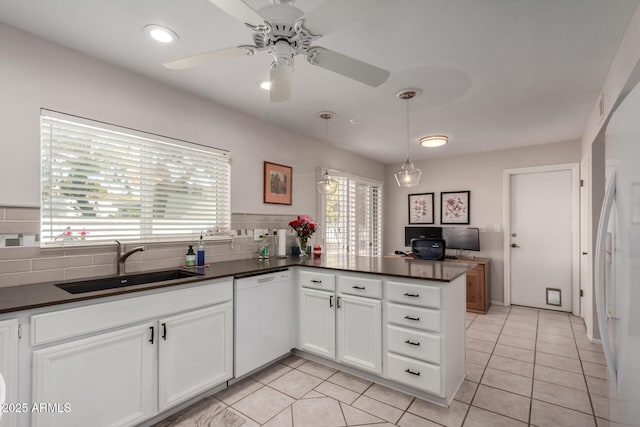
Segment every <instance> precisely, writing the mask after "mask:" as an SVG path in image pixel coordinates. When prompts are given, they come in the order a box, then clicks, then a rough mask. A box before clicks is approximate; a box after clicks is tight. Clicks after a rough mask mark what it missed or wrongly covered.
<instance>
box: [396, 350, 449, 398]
mask: <svg viewBox="0 0 640 427" xmlns="http://www.w3.org/2000/svg"><path fill="white" fill-rule="evenodd" d="M440 369H441V368H440V366H436V365H430V364H429V363H425V362H420V361H419V360H415V359H409V358H408V357H404V356H398V355H396V354H391V353H387V376H388V377H389V379H391V380H394V381H398V382H401V383H404V384H407V385H410V386H412V387H415V388H418V389H420V390H424V391H427V392H429V393H433V394H436V395H438V396H442V381H441V378H440Z"/></svg>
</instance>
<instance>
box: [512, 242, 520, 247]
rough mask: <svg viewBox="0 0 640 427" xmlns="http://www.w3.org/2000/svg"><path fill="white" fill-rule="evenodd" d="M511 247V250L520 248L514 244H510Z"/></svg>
mask: <svg viewBox="0 0 640 427" xmlns="http://www.w3.org/2000/svg"><path fill="white" fill-rule="evenodd" d="M511 247H512V248H519V247H520V246H518V245H516V244H515V243H512V244H511Z"/></svg>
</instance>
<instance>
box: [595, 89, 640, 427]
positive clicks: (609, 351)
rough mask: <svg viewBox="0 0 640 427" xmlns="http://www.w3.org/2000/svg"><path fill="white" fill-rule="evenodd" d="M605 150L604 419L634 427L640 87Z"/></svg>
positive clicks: (601, 230)
mask: <svg viewBox="0 0 640 427" xmlns="http://www.w3.org/2000/svg"><path fill="white" fill-rule="evenodd" d="M605 147H606V148H605V157H606V176H607V183H606V192H605V199H604V204H603V207H602V212H601V215H600V224H599V226H598V234H597V242H596V258H595V277H596V281H595V294H596V306H597V313H598V325H599V327H600V335H601V337H602V344H603V346H604V350H605V357H606V360H607V365H608V368H609V369H608V371H609V419H610V420H611V424H612V425H618V424H621V425H625V426H627V425H630V426H640V85H638V86H636V87H635V88H634V89H633V90H632V91H631V92H629V94H628V95H627V96H626V97H625V99H624V100H623V102H622V103H621V104H620V105H619V107H618V108H617V109H616V111H615V112H614V114H613V115H612V117H611V120H610V121H609V124H608V126H607V129H606V134H605Z"/></svg>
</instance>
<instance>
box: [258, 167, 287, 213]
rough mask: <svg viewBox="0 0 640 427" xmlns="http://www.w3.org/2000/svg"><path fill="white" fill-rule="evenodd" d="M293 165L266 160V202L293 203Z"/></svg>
mask: <svg viewBox="0 0 640 427" xmlns="http://www.w3.org/2000/svg"><path fill="white" fill-rule="evenodd" d="M292 172H293V170H292V168H291V166H284V165H279V164H276V163H270V162H264V193H263V195H264V196H263V199H264V203H272V204H276V205H290V204H291V184H292V180H293V178H292Z"/></svg>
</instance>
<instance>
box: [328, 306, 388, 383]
mask: <svg viewBox="0 0 640 427" xmlns="http://www.w3.org/2000/svg"><path fill="white" fill-rule="evenodd" d="M336 313H337V325H338V327H337V338H338V360H339V361H341V362H343V363H347V364H349V365H353V366H357V367H358V368H361V369H365V370H367V371H370V372H373V373H376V374H381V373H382V303H381V301H380V300H377V299H371V298H362V297H356V296H350V295H344V294H339V295H338V299H337V301H336Z"/></svg>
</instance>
